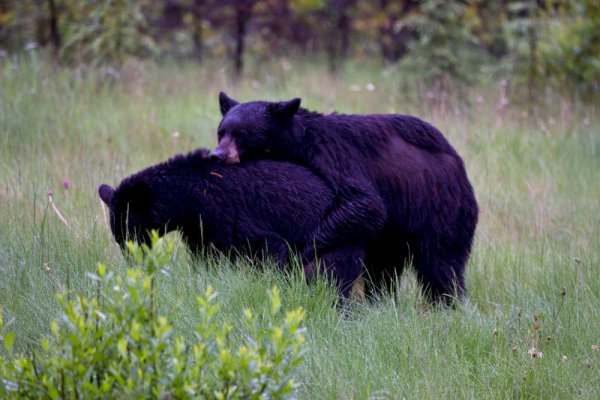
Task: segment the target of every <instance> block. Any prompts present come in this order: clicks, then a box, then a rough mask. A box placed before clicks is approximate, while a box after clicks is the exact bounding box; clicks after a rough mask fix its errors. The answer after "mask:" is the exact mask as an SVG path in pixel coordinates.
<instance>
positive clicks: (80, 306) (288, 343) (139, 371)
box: [0, 233, 305, 399]
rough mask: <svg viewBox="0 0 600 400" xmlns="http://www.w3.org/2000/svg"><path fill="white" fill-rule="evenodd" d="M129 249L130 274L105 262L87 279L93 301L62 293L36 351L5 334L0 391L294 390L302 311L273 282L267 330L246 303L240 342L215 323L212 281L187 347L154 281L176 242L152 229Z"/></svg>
mask: <svg viewBox="0 0 600 400" xmlns="http://www.w3.org/2000/svg"><path fill="white" fill-rule="evenodd" d="M129 251H130V253H131V258H132V261H133V263H134V265H136V266H135V267H134V268H131V269H128V270H127V273H126V276H125V277H122V276H118V275H116V274H114V273H113V272H110V271H108V268H107V267H106V266H104V265H99V266H98V269H97V273H96V274H91V275H90V277H91V278H92V279H94V280H95V281H97V284H98V291H97V295H96V297H94V298H87V297H85V296H74V299H72V300H68V299H67V297H65V296H59V300H60V304H61V306H62V317H61V318H60V322H56V321H55V322H53V323H52V336H51V337H50V338H44V339H42V341H41V346H40V347H41V349H40V350H39V351H37V352H35V354H32V355H18V354H14V353H13V349H12V347H13V342H14V339H15V336H14V333H6V334H4V336H3V337H1V336H0V339H2V342H3V347H4V350H5V354H4V355H0V377H1V378H0V397H2V398H6V397H15V398H16V397H19V398H20V397H26V398H41V397H43V398H48V397H49V398H51V399H57V398H63V399H68V398H85V399H89V398H126V397H132V398H189V397H194V398H217V399H236V398H252V399H254V398H289V397H293V396H294V393H295V387H296V384H295V382H294V380H293V379H292V378H291V373H292V371H293V369H294V367H295V366H297V365H298V364H299V363H300V362H301V360H302V352H303V350H302V346H303V342H304V336H303V328H301V326H300V324H301V322H302V320H303V318H304V314H305V312H304V310H303V309H297V310H295V311H292V312H288V313H287V314H286V315H285V317H283V318H281V312H280V308H281V302H280V297H279V292H278V290H277V288H273V289H272V291H271V292H270V297H271V310H270V311H271V313H270V319H269V321H268V323H267V325H266V327H265V326H262V327H261V326H260V325H259V324H258V322H257V320H256V318H255V317H254V316H253V313H252V312H251V311H250V310H249V309H246V310H245V311H244V316H243V320H244V326H245V328H246V329H247V330H248V339H247V341H246V344H245V345H241V346H239V347H237V348H234V347H233V346H232V344H231V342H230V340H229V335H230V332H231V331H232V329H233V326H232V325H230V324H228V323H221V324H219V323H217V322H216V321H215V314H216V313H217V312H218V310H219V305H218V304H217V303H216V302H215V298H216V294H215V293H214V291H213V290H212V288H211V287H210V286H209V287H208V288H207V289H206V292H205V293H204V294H203V295H201V296H199V297H198V305H199V311H200V312H199V315H200V318H199V322H198V326H197V328H196V331H195V334H196V337H197V342H196V343H193V344H187V343H186V342H185V340H184V339H183V338H181V337H177V336H175V334H174V332H173V328H172V326H171V324H170V323H169V319H168V318H167V317H166V316H164V315H161V314H160V312H159V311H158V309H157V305H156V304H155V296H154V295H155V293H154V287H155V282H156V279H157V277H158V272H159V271H160V270H164V269H168V267H169V262H170V260H171V259H172V252H173V242H172V241H169V240H165V239H162V238H159V237H158V235H157V234H156V233H153V238H152V246H151V247H148V246H146V245H143V246H141V247H140V246H138V245H136V244H133V243H130V244H129ZM1 329H2V318H1V315H0V332H1ZM0 347H1V346H0Z"/></svg>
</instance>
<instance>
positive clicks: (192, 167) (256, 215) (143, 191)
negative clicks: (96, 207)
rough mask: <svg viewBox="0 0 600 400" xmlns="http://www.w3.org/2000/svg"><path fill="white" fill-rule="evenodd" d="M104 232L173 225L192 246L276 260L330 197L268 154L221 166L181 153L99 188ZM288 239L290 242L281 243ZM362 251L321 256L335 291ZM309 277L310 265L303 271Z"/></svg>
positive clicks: (142, 237)
mask: <svg viewBox="0 0 600 400" xmlns="http://www.w3.org/2000/svg"><path fill="white" fill-rule="evenodd" d="M99 195H100V197H101V199H102V200H103V201H104V202H105V203H106V204H107V205H108V206H109V208H110V223H111V230H112V232H113V235H114V237H115V239H116V241H117V242H118V243H119V244H120V245H121V246H123V245H124V244H125V242H126V241H127V239H128V238H132V239H134V240H137V241H140V242H146V241H148V235H147V233H148V231H149V230H152V229H156V230H158V231H159V232H160V233H161V234H164V233H165V232H169V231H172V230H175V229H179V230H180V231H181V232H182V236H183V237H184V239H185V240H186V242H187V244H188V245H189V246H190V248H191V249H192V250H193V251H202V250H203V249H207V248H211V247H214V248H216V249H217V250H220V251H223V252H226V253H228V254H232V255H235V254H236V253H243V254H250V255H252V256H255V257H263V256H270V257H272V258H274V259H275V260H276V261H277V262H278V264H279V265H280V266H284V265H285V263H286V262H287V261H288V257H289V254H288V253H289V248H290V247H291V248H292V249H296V250H297V249H298V248H299V246H303V245H304V244H305V243H307V242H309V241H310V240H311V239H310V235H311V234H312V232H313V231H314V230H315V228H316V227H317V226H318V224H319V222H320V221H321V220H322V219H323V218H324V216H325V215H326V213H327V212H328V209H329V208H330V207H331V206H332V204H333V200H334V195H333V193H332V191H331V190H330V189H329V188H328V187H327V185H326V184H325V183H324V182H323V181H322V180H320V179H318V178H317V177H316V176H315V175H314V174H312V173H311V172H310V170H308V169H307V168H305V167H302V166H299V165H295V164H291V163H287V162H278V161H272V160H262V161H249V162H244V163H241V164H238V165H230V166H228V165H224V164H222V163H220V162H216V161H214V160H211V159H209V158H208V151H207V150H199V151H196V152H194V153H190V154H188V155H180V156H177V157H175V158H172V159H171V160H169V161H166V162H164V163H162V164H158V165H155V166H152V167H150V168H147V169H145V170H143V171H140V172H138V173H136V174H135V175H132V176H130V177H128V178H126V179H124V180H123V181H122V182H121V183H120V185H119V186H118V187H117V189H116V190H115V189H112V188H111V187H110V186H108V185H102V186H100V188H99ZM288 245H289V246H288ZM363 262H364V250H363V249H362V248H358V247H356V246H345V247H343V248H338V249H334V250H332V251H331V252H328V253H326V254H323V257H322V260H321V264H320V265H321V266H322V267H324V268H325V269H326V270H327V272H328V274H330V276H331V277H332V278H333V279H334V280H335V283H336V284H337V286H338V288H339V289H340V291H341V293H342V295H347V294H348V292H349V290H350V288H351V286H352V283H353V282H354V281H355V280H356V279H357V278H358V277H359V276H360V274H361V273H362V272H363V271H362V270H363ZM306 273H307V275H308V276H309V277H311V276H312V274H313V271H312V270H310V271H308V270H307V271H306Z"/></svg>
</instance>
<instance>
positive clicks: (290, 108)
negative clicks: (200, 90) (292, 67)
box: [211, 92, 301, 164]
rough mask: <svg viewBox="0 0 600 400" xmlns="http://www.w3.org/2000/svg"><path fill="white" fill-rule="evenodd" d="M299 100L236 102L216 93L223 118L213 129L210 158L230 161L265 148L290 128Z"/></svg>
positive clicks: (254, 154) (263, 150) (259, 151)
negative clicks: (214, 137)
mask: <svg viewBox="0 0 600 400" xmlns="http://www.w3.org/2000/svg"><path fill="white" fill-rule="evenodd" d="M300 101H301V100H300V99H293V100H290V101H283V102H267V101H251V102H248V103H238V102H237V101H235V100H233V99H231V98H230V97H228V96H227V95H226V94H225V93H223V92H221V93H219V105H220V108H221V114H222V115H223V119H222V120H221V123H220V124H219V130H218V132H217V135H218V141H219V143H218V145H217V147H216V148H215V149H214V150H213V151H212V152H211V157H213V158H218V159H220V160H222V161H225V162H227V163H230V164H234V163H238V162H239V161H240V159H242V158H250V157H256V156H260V155H262V154H264V153H265V152H267V151H269V148H270V147H271V145H272V143H273V139H274V138H275V135H278V134H281V132H283V131H285V130H286V129H288V128H289V127H290V125H291V122H292V119H293V117H294V115H295V114H296V112H297V111H298V109H299V108H300Z"/></svg>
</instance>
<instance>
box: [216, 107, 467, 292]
mask: <svg viewBox="0 0 600 400" xmlns="http://www.w3.org/2000/svg"><path fill="white" fill-rule="evenodd" d="M221 97H223V96H221ZM225 97H226V96H225ZM229 100H230V104H231V107H229V108H227V109H226V110H224V117H223V120H222V121H221V123H220V125H219V131H218V138H219V146H217V149H215V151H218V152H219V154H220V155H221V157H222V158H224V159H227V155H228V154H229V148H227V147H229V146H230V145H229V144H228V145H227V146H225V145H224V144H225V143H230V144H232V145H233V146H234V147H235V150H236V154H237V155H239V156H240V157H242V159H244V158H248V157H260V156H263V155H264V154H265V151H266V152H267V153H268V154H270V157H274V158H278V159H283V160H290V161H296V162H299V163H301V164H304V165H306V166H308V167H310V168H311V169H312V170H313V171H314V172H315V173H316V174H317V175H319V176H320V177H321V178H322V179H324V180H325V181H326V182H327V183H328V184H329V185H330V187H331V188H333V190H335V194H336V207H335V208H334V209H333V210H331V211H330V213H329V214H328V216H327V218H325V219H324V220H323V221H322V222H321V223H320V225H319V227H318V228H317V230H316V231H315V235H314V237H315V245H316V250H317V252H318V253H323V252H327V251H328V249H331V248H337V247H339V246H341V245H344V244H352V245H356V246H359V247H360V246H368V249H367V254H368V260H371V261H369V262H368V264H369V272H370V274H371V276H372V277H373V278H374V281H375V283H376V284H377V285H380V284H382V283H384V282H383V281H384V280H386V279H387V278H388V277H389V276H392V275H393V274H394V273H397V272H400V271H401V270H402V268H403V265H404V263H405V261H406V260H408V259H412V261H413V264H414V266H415V268H416V271H417V275H418V278H419V280H420V282H421V283H422V285H423V287H424V288H425V289H426V291H427V292H428V293H429V294H430V295H432V296H433V298H435V299H436V300H439V299H442V298H445V299H446V300H447V299H449V298H450V297H451V296H453V295H454V294H457V293H458V294H462V293H464V291H465V286H464V268H465V264H466V262H467V259H468V257H469V253H470V250H471V245H472V240H473V235H474V232H475V226H476V224H477V218H478V207H477V202H476V200H475V196H474V193H473V189H472V187H471V184H470V182H469V180H468V178H467V174H466V171H465V168H464V165H463V161H462V159H461V158H460V156H459V155H458V154H457V153H456V151H455V150H454V148H452V146H451V145H450V144H449V143H448V141H447V140H446V139H445V138H444V136H443V135H442V133H441V132H440V131H439V130H438V129H436V128H435V127H434V126H432V125H430V124H429V123H427V122H425V121H422V120H420V119H419V118H416V117H412V116H408V115H395V114H392V115H340V114H331V115H322V114H319V113H314V112H310V111H307V110H304V109H299V110H298V106H299V100H292V101H290V102H283V103H271V102H263V101H255V102H249V103H241V104H240V103H237V102H235V101H234V100H231V99H229ZM281 110H286V112H282V111H281ZM296 110H298V111H297V112H296ZM224 138H225V139H227V140H224ZM222 143H223V145H221V144H222ZM311 253H314V252H313V249H312V243H307V244H306V248H305V250H304V252H303V254H304V256H305V258H306V259H307V260H310V255H311Z"/></svg>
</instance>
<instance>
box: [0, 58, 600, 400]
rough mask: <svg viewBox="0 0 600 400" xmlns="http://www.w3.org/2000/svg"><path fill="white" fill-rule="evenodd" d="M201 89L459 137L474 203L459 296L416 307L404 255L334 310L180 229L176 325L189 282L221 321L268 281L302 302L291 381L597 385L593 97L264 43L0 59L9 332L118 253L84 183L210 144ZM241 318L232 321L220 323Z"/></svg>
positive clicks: (445, 387) (22, 328)
mask: <svg viewBox="0 0 600 400" xmlns="http://www.w3.org/2000/svg"><path fill="white" fill-rule="evenodd" d="M220 90H225V91H227V92H228V94H230V95H231V96H232V97H234V98H236V99H239V100H242V101H248V100H252V99H258V98H261V99H273V100H274V99H289V98H292V97H302V98H303V106H304V107H307V108H309V109H313V110H319V111H323V112H330V111H333V110H336V111H338V112H341V113H387V112H398V113H404V114H414V115H417V116H420V117H422V118H424V119H426V120H429V121H431V122H432V123H434V124H435V125H436V126H438V127H439V128H440V129H441V130H442V132H444V134H445V135H446V136H447V137H448V139H449V140H450V142H451V143H452V144H453V145H454V146H455V148H456V149H457V150H458V152H459V153H460V154H461V155H462V156H463V158H464V160H465V164H466V167H467V171H468V174H469V177H470V179H471V181H472V183H473V186H474V188H475V192H476V195H477V199H478V201H479V205H480V210H481V211H480V222H479V225H478V228H477V233H476V239H475V245H474V250H473V253H472V256H471V259H470V262H469V265H468V267H467V275H466V283H467V290H468V296H467V298H466V299H465V300H464V301H462V302H461V304H459V306H458V307H457V309H455V310H450V309H437V308H433V309H432V308H429V307H427V306H426V304H425V303H424V301H423V299H422V298H421V296H420V293H419V290H418V287H417V285H416V281H415V279H414V275H413V273H412V271H410V270H408V271H406V272H405V273H404V274H403V276H401V277H400V279H399V283H398V284H397V285H396V286H395V287H394V288H392V290H391V292H390V293H384V294H381V295H378V296H377V297H375V298H372V299H368V300H366V301H356V302H355V303H352V304H351V305H350V306H349V309H348V310H347V311H344V312H341V311H340V310H339V309H338V308H336V307H335V302H336V294H335V293H334V291H333V290H332V289H331V288H330V287H328V286H327V285H326V284H325V282H323V281H320V282H318V283H316V284H310V285H307V284H306V283H305V282H304V281H303V279H302V277H301V276H300V274H299V273H298V271H291V272H290V273H288V274H283V273H280V272H277V271H275V268H274V266H273V265H271V264H269V263H267V265H265V266H264V268H261V269H260V270H259V269H258V268H257V266H256V265H253V262H252V261H251V260H248V261H240V262H237V263H231V262H229V261H228V260H227V259H226V258H225V257H222V258H218V259H200V260H198V259H193V258H192V257H191V256H190V255H189V253H188V252H187V249H186V248H185V246H183V245H182V244H179V245H178V246H177V248H176V256H175V260H174V262H173V265H172V268H171V270H170V273H169V275H168V276H162V277H161V278H160V280H159V281H158V285H159V297H160V304H161V307H162V308H163V309H164V310H165V311H166V312H168V314H169V316H170V317H171V318H172V320H173V321H174V323H175V328H176V331H177V332H178V333H179V334H181V335H183V336H185V337H192V335H193V328H194V326H195V323H196V322H195V319H196V318H197V312H196V301H195V298H196V295H197V294H198V293H200V292H202V291H204V289H205V287H206V286H207V285H209V284H210V285H212V286H213V287H214V288H215V290H216V291H217V292H218V301H219V302H220V303H221V304H222V306H223V308H222V311H221V312H220V314H219V318H222V319H224V320H229V321H231V322H232V323H233V324H234V325H236V321H239V320H240V318H241V316H242V311H243V309H244V308H246V307H250V308H251V309H253V310H254V312H255V313H258V314H260V313H261V312H262V311H261V310H267V308H268V304H269V298H268V295H267V291H268V289H269V288H271V287H272V286H273V285H277V286H278V287H279V288H280V289H281V292H282V302H283V306H284V308H287V309H291V308H295V307H298V306H302V307H304V308H306V310H307V317H306V321H305V325H306V327H307V342H306V350H307V352H306V355H305V361H304V362H303V363H302V364H300V366H299V368H298V371H297V376H296V379H297V381H298V382H299V389H298V394H299V397H300V398H306V399H316V398H323V399H353V398H355V399H366V398H373V399H383V398H394V399H396V398H478V399H479V398H519V399H521V398H523V399H527V398H532V399H537V398H565V399H573V398H581V399H595V398H600V347H599V346H600V282H599V279H598V276H600V201H599V200H600V114H598V109H600V101H599V99H595V98H592V99H589V98H588V99H587V100H585V101H583V100H581V99H580V98H577V97H575V96H567V95H561V94H560V93H555V92H554V91H552V90H551V89H549V88H548V89H546V90H543V91H541V92H540V93H539V95H538V99H537V100H538V103H537V104H536V105H535V107H529V105H528V104H527V102H526V101H525V96H523V95H521V93H522V91H520V90H519V83H517V82H511V81H510V80H509V81H508V82H506V81H502V80H501V79H489V81H488V82H487V83H482V84H478V85H474V86H472V87H469V88H462V89H460V90H459V89H454V88H448V89H446V90H442V89H441V88H437V89H435V88H433V89H432V88H431V87H429V86H427V85H425V84H424V83H423V82H421V81H419V80H418V79H413V78H412V77H409V76H404V74H403V71H399V70H397V69H395V68H394V67H382V66H375V65H368V64H359V63H352V64H349V65H347V66H346V67H345V68H344V69H343V71H341V72H340V73H339V75H337V76H331V75H329V74H328V73H327V68H326V66H325V65H324V64H320V63H317V64H314V63H311V62H308V61H294V60H279V61H276V62H271V63H264V64H260V65H258V64H257V65H252V66H251V67H250V69H249V72H248V77H247V78H246V79H245V80H243V81H242V82H239V83H237V84H236V83H235V82H233V81H232V80H231V79H230V78H229V75H228V74H227V73H226V71H225V70H224V69H222V68H221V67H220V66H219V65H218V64H217V63H215V64H211V63H209V62H207V63H205V64H203V65H198V64H193V63H190V64H186V63H182V64H170V63H168V62H165V63H162V64H155V63H144V64H142V63H138V62H130V63H128V64H127V65H126V67H125V68H124V69H123V71H122V72H120V73H116V72H115V71H111V70H91V71H90V70H80V69H67V68H63V67H59V66H57V65H54V64H53V63H51V62H48V61H46V59H45V57H43V56H42V55H40V54H37V53H29V54H28V55H26V56H24V57H22V58H16V59H8V58H4V59H2V60H0V308H2V310H3V313H4V319H5V321H11V325H10V329H11V330H13V331H14V332H15V333H16V334H17V341H16V343H15V346H16V349H18V350H20V351H25V350H27V349H30V348H32V347H34V346H36V344H37V343H38V342H39V339H40V338H41V337H43V336H45V335H47V334H48V333H49V331H50V322H51V321H52V320H53V319H56V318H58V317H59V310H60V308H59V306H58V302H57V300H56V299H55V293H56V292H57V290H58V289H59V288H58V285H59V284H60V286H62V287H64V288H65V289H69V290H72V291H77V292H81V293H93V291H94V285H93V281H92V280H90V279H89V277H88V275H87V274H88V273H89V272H93V271H95V270H96V265H97V263H98V262H103V263H105V264H107V265H108V266H110V268H112V269H113V270H115V271H116V272H117V273H118V272H119V271H122V270H124V267H125V265H126V263H125V261H124V259H123V257H122V254H121V252H120V250H119V248H118V246H117V245H116V244H115V243H114V242H113V240H112V236H111V235H110V231H109V230H108V228H107V224H106V217H105V215H104V214H103V210H102V207H101V203H100V200H99V199H98V195H97V188H98V186H99V185H100V184H102V183H108V184H111V185H114V184H117V183H118V182H119V181H120V180H121V179H122V178H124V177H126V176H128V175H129V174H131V173H133V172H135V171H137V170H139V169H141V168H144V167H146V166H149V165H151V164H154V163H157V162H159V161H162V160H165V159H166V158H168V157H170V156H172V155H174V154H176V153H180V152H187V151H191V150H193V149H195V148H198V147H207V148H211V147H213V146H214V145H215V144H216V135H215V132H216V127H217V124H218V122H219V120H220V113H219V110H218V101H217V94H218V92H219V91H220ZM48 192H52V201H53V203H54V206H55V207H56V208H57V209H59V210H60V213H61V214H62V215H63V216H64V220H65V221H61V219H60V218H59V216H58V214H57V212H56V211H55V209H54V207H53V205H52V204H51V202H50V201H49V197H48ZM65 222H66V223H65ZM44 266H47V268H45V267H44ZM48 268H49V270H50V271H51V272H50V273H48V271H49V270H48ZM57 281H58V282H59V283H57ZM264 312H267V311H264ZM236 332H237V333H236ZM241 335H242V333H241V332H238V331H236V330H235V329H234V332H233V340H238V339H239V337H240V336H241Z"/></svg>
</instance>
